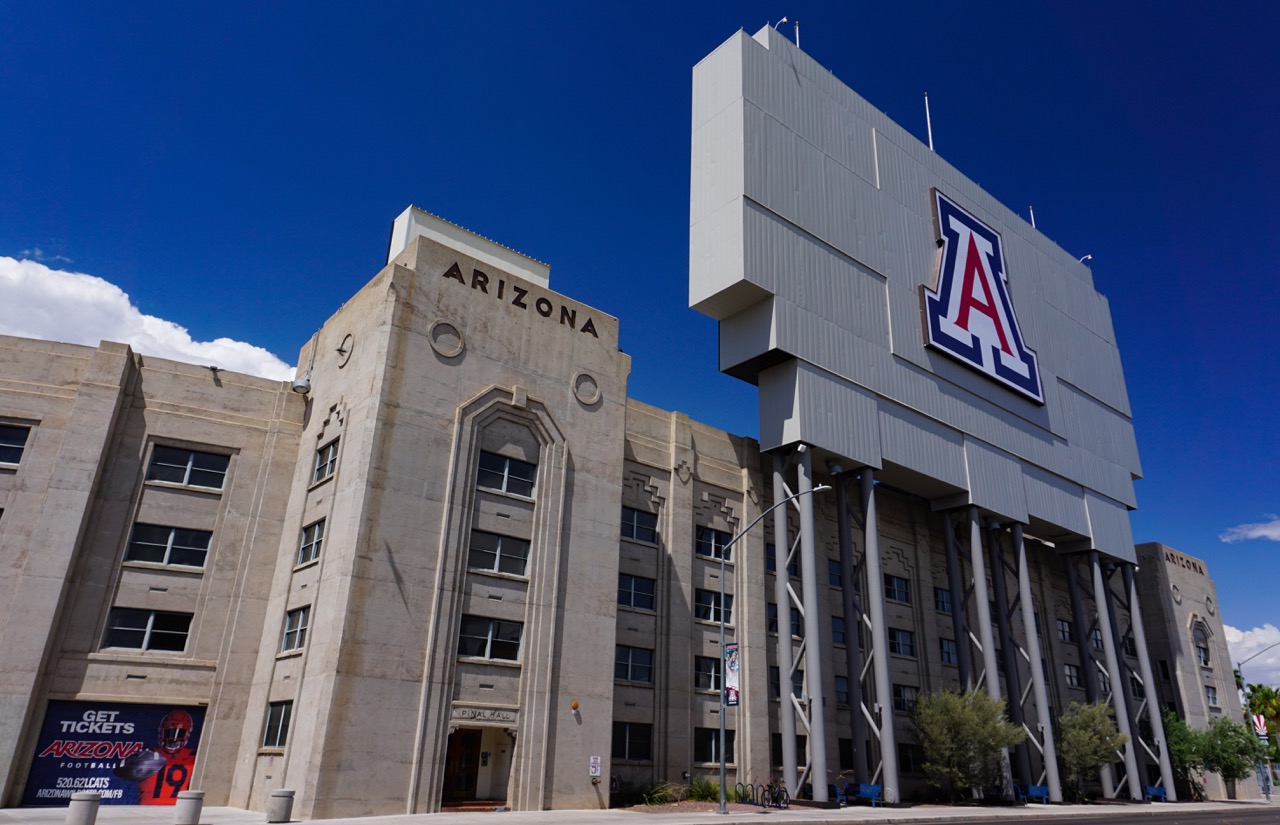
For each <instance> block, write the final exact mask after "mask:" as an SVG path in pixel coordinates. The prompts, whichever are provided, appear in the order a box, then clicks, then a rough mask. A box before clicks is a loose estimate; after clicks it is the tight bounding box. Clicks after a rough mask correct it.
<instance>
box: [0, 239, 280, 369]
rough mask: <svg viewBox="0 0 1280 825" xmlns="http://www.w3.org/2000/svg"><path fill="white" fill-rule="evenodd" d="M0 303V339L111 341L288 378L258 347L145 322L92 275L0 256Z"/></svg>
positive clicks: (150, 319) (114, 290) (163, 323)
mask: <svg viewBox="0 0 1280 825" xmlns="http://www.w3.org/2000/svg"><path fill="white" fill-rule="evenodd" d="M0 296H3V304H4V312H3V313H0V333H3V334H5V335H17V336H21V337H24V338H42V339H44V340H48V341H62V342H64V343H68V344H86V345H88V346H97V345H98V342H99V341H118V342H120V343H124V344H128V345H129V346H131V347H133V348H134V350H136V351H137V352H140V353H143V354H144V355H153V356H158V357H160V358H170V359H172V360H174V361H185V362H187V363H189V364H202V365H203V364H212V365H214V366H218V367H221V368H222V369H225V370H233V371H235V372H244V373H249V374H250V375H260V376H262V377H263V378H271V379H273V380H276V381H286V380H288V379H290V378H292V377H293V367H291V366H289V365H288V364H286V363H285V362H284V361H281V360H280V359H279V358H277V357H276V356H274V355H272V354H271V353H269V352H267V351H266V350H265V349H263V348H262V347H255V346H254V345H252V344H246V343H245V342H243V341H233V340H232V339H230V338H217V339H215V340H213V341H193V340H191V334H190V333H189V332H187V330H186V329H185V328H183V327H181V326H179V325H178V324H175V323H173V322H172V321H166V320H164V319H163V318H157V317H155V316H154V315H144V314H143V313H142V312H141V311H140V310H139V309H138V308H137V307H136V306H134V305H133V303H132V302H131V301H130V300H129V296H128V295H127V294H125V292H124V291H123V290H122V289H120V287H118V286H116V285H115V284H112V283H108V282H107V281H104V280H103V279H101V278H96V277H94V276H92V275H85V274H83V273H79V272H63V271H62V270H58V269H50V268H49V267H47V266H45V265H44V264H42V263H39V262H37V261H20V260H15V259H14V258H6V257H4V256H0Z"/></svg>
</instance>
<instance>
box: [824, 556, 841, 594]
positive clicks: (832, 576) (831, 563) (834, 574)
mask: <svg viewBox="0 0 1280 825" xmlns="http://www.w3.org/2000/svg"><path fill="white" fill-rule="evenodd" d="M841 575H842V571H841V569H840V560H839V559H827V584H829V585H830V586H832V587H840V586H841V585H840V579H841Z"/></svg>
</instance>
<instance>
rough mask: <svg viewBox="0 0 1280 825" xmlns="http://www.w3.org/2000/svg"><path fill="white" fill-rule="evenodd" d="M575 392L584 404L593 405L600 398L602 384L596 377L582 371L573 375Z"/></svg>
mask: <svg viewBox="0 0 1280 825" xmlns="http://www.w3.org/2000/svg"><path fill="white" fill-rule="evenodd" d="M573 394H574V396H575V397H576V398H577V399H578V400H579V401H581V402H582V403H583V404H586V405H587V406H591V405H592V404H594V403H596V402H597V401H599V400H600V385H599V384H597V383H596V379H595V378H593V377H591V376H590V375H588V374H587V373H585V372H580V373H578V374H577V375H575V376H573Z"/></svg>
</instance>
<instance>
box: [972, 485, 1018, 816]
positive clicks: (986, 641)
mask: <svg viewBox="0 0 1280 825" xmlns="http://www.w3.org/2000/svg"><path fill="white" fill-rule="evenodd" d="M966 518H967V519H968V521H969V563H970V567H972V568H973V598H974V600H975V601H977V603H978V642H979V644H980V645H981V646H982V662H983V669H984V670H985V673H984V674H983V678H984V681H985V684H986V688H987V695H988V696H990V697H991V698H992V699H997V700H999V699H1000V698H1001V696H1000V671H999V669H998V666H997V664H996V643H995V638H994V637H993V636H992V635H991V596H990V595H989V593H988V591H987V576H986V564H985V562H984V561H983V558H982V523H981V521H980V520H979V519H978V508H977V507H974V506H973V505H970V506H969V508H968V510H967V512H966ZM1001 763H1002V777H1003V781H1002V785H1003V789H1002V791H1003V794H1004V796H1005V797H1006V798H1011V797H1012V796H1013V787H1012V782H1011V779H1010V770H1009V749H1008V748H1004V749H1003V756H1002V758H1001Z"/></svg>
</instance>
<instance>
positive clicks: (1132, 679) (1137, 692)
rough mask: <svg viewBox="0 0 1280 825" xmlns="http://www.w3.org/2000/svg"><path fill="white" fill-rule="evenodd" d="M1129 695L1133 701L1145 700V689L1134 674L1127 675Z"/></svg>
mask: <svg viewBox="0 0 1280 825" xmlns="http://www.w3.org/2000/svg"><path fill="white" fill-rule="evenodd" d="M1129 693H1130V694H1132V695H1133V698H1134V699H1145V698H1147V689H1146V688H1145V687H1144V686H1143V684H1142V680H1141V679H1139V678H1138V677H1137V675H1136V674H1132V673H1131V674H1129Z"/></svg>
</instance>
